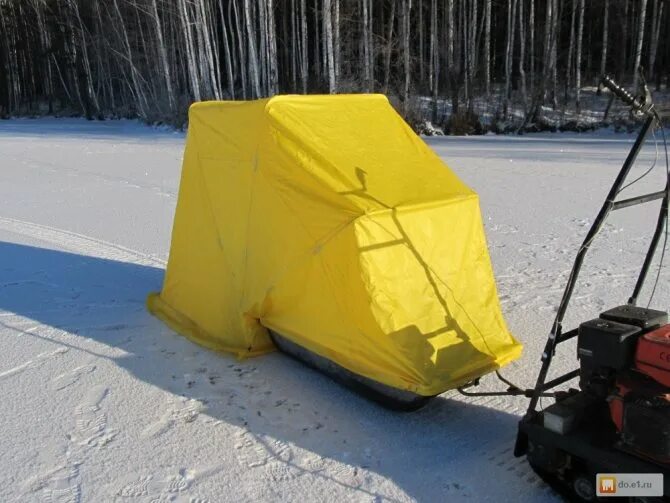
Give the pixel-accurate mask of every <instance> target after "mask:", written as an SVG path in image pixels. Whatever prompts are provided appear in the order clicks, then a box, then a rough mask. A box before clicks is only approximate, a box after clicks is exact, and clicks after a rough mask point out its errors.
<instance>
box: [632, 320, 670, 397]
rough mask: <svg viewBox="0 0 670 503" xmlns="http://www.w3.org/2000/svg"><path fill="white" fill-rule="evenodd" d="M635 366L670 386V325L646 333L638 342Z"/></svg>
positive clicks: (664, 384)
mask: <svg viewBox="0 0 670 503" xmlns="http://www.w3.org/2000/svg"><path fill="white" fill-rule="evenodd" d="M635 366H636V368H637V369H638V370H639V371H640V372H642V373H643V374H646V375H648V376H649V377H651V378H652V379H654V380H655V381H656V382H658V383H660V384H662V385H663V386H666V387H668V388H670V325H665V326H664V327H661V328H659V329H657V330H654V331H653V332H649V333H646V334H644V335H643V336H642V337H641V338H640V340H639V342H638V343H637V351H636V353H635Z"/></svg>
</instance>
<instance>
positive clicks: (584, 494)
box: [572, 473, 597, 501]
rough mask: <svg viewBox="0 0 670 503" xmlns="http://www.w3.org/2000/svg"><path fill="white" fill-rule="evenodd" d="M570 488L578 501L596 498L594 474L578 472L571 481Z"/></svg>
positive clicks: (594, 499)
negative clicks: (591, 475)
mask: <svg viewBox="0 0 670 503" xmlns="http://www.w3.org/2000/svg"><path fill="white" fill-rule="evenodd" d="M572 489H573V490H574V491H575V494H576V495H577V497H578V498H579V500H580V501H596V499H597V494H596V483H595V476H593V477H590V476H588V475H585V474H583V473H580V474H578V475H577V476H576V477H575V478H574V479H573V481H572Z"/></svg>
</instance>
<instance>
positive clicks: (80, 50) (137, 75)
mask: <svg viewBox="0 0 670 503" xmlns="http://www.w3.org/2000/svg"><path fill="white" fill-rule="evenodd" d="M667 10H668V6H667V5H666V1H665V0H589V1H588V2H587V1H586V0H439V1H438V0H397V1H395V0H309V1H308V0H0V116H10V115H26V114H36V113H49V114H62V113H70V114H81V115H84V116H86V117H88V118H103V117H139V118H141V119H144V120H146V121H149V122H168V123H172V124H175V125H181V124H183V123H184V122H185V120H186V110H187V108H188V105H189V104H190V103H191V102H193V101H199V100H207V99H235V100H245V99H253V98H258V97H264V96H270V95H273V94H277V93H348V92H381V93H385V94H387V95H389V96H391V97H392V98H393V99H394V100H395V102H396V103H397V106H398V108H399V110H400V111H401V113H403V114H404V115H405V116H406V118H408V119H409V120H410V121H412V122H415V123H416V122H420V121H422V120H425V119H430V120H432V121H433V122H434V123H440V124H443V123H448V122H449V121H454V120H455V119H457V118H461V119H463V118H465V119H467V118H468V117H469V118H472V119H473V120H475V121H476V120H478V117H477V114H478V113H479V112H480V111H481V107H478V106H477V104H482V103H485V104H486V106H487V110H489V111H492V113H494V114H495V116H496V117H497V118H499V119H502V120H507V119H510V120H517V121H521V122H522V123H523V124H524V125H529V124H536V123H539V122H541V121H542V117H543V115H544V114H545V111H546V110H547V109H548V108H549V109H553V110H555V109H561V108H562V109H564V110H565V109H570V110H574V111H576V112H579V111H580V110H581V108H582V107H583V96H584V89H588V86H593V85H595V84H596V83H597V81H598V79H599V77H600V75H602V74H603V73H605V72H609V73H612V74H613V75H614V76H616V77H617V78H618V79H620V80H621V81H622V82H624V83H625V84H627V85H631V86H636V85H637V82H638V69H639V68H640V67H644V69H645V74H646V76H647V79H648V80H649V81H650V82H651V83H652V85H653V86H654V87H655V88H657V89H661V88H665V86H666V85H667V82H668V77H669V75H670V71H669V70H668V67H669V65H668V62H669V59H670V25H669V23H667V22H666V18H667V15H668V13H667ZM547 107H548V108H547Z"/></svg>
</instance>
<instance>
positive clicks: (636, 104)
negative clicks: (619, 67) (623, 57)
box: [601, 75, 653, 116]
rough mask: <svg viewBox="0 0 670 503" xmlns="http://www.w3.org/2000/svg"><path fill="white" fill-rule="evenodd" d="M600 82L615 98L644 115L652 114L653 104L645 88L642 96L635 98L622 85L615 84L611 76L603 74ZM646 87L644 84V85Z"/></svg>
mask: <svg viewBox="0 0 670 503" xmlns="http://www.w3.org/2000/svg"><path fill="white" fill-rule="evenodd" d="M601 82H602V84H603V85H604V86H605V87H606V88H607V89H609V90H610V91H611V92H612V93H613V94H614V95H615V96H616V97H617V98H619V99H620V100H621V101H623V102H624V103H625V104H626V105H628V106H629V107H631V108H632V109H633V111H635V112H640V113H642V114H644V115H647V116H651V115H653V105H652V103H651V95H650V94H649V91H648V90H647V89H645V91H646V92H645V95H646V96H644V97H642V96H641V97H640V98H636V97H635V96H633V95H632V94H631V93H629V92H628V91H626V90H625V89H624V88H623V87H621V86H620V85H619V84H617V83H616V82H615V81H614V79H613V78H612V77H610V76H609V75H605V76H604V77H603V78H602V81H601ZM645 88H646V86H645Z"/></svg>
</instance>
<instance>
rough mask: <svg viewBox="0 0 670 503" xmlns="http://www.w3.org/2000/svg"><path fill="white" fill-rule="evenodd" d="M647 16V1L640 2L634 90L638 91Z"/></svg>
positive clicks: (641, 0)
mask: <svg viewBox="0 0 670 503" xmlns="http://www.w3.org/2000/svg"><path fill="white" fill-rule="evenodd" d="M646 14H647V0H640V16H639V22H638V29H637V45H636V46H635V47H636V48H635V64H634V66H633V89H636V90H637V83H638V78H639V71H640V62H641V60H642V44H643V42H644V23H645V19H646Z"/></svg>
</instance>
